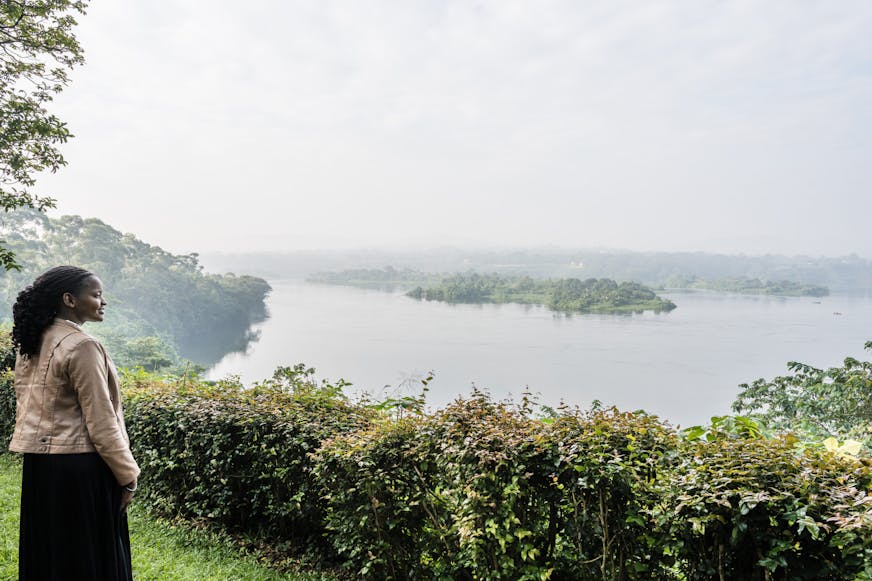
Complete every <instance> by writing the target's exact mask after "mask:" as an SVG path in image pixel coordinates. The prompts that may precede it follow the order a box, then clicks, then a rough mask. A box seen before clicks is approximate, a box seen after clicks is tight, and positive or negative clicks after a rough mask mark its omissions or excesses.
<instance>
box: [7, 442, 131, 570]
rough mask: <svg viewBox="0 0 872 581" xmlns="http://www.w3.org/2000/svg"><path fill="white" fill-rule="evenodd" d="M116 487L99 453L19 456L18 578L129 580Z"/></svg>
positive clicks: (124, 531)
mask: <svg viewBox="0 0 872 581" xmlns="http://www.w3.org/2000/svg"><path fill="white" fill-rule="evenodd" d="M120 507H121V487H120V486H119V485H118V482H116V481H115V477H114V476H113V475H112V471H111V470H109V467H108V466H107V465H106V463H105V462H104V461H103V459H102V458H101V457H100V455H99V454H96V453H92V454H25V455H24V469H23V472H22V478H21V534H20V537H19V545H18V576H19V577H18V578H19V580H20V581H55V580H57V581H61V580H64V581H68V580H73V579H82V580H94V581H104V580H105V581H131V580H132V579H133V573H132V570H131V565H130V535H129V533H128V531H127V513H126V512H121V511H120V510H119V509H120Z"/></svg>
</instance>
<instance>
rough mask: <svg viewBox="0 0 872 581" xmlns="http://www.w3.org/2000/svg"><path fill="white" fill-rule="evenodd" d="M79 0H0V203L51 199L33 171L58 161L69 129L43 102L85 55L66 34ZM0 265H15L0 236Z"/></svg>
mask: <svg viewBox="0 0 872 581" xmlns="http://www.w3.org/2000/svg"><path fill="white" fill-rule="evenodd" d="M86 6H87V1H85V0H0V208H2V209H3V211H4V212H9V211H11V210H16V209H18V208H33V209H37V210H40V211H44V210H45V209H46V208H50V207H53V206H54V200H52V199H51V198H50V197H47V196H44V195H37V194H36V193H35V192H34V190H33V188H34V186H35V184H36V177H37V175H38V174H39V173H40V172H45V171H51V172H55V171H57V170H58V169H59V168H60V167H61V166H63V165H65V164H66V162H65V161H64V158H63V156H62V155H61V153H60V150H59V149H58V145H59V144H61V143H64V142H65V141H67V139H69V138H70V137H72V134H71V133H70V131H69V129H68V128H67V125H66V124H65V123H64V122H63V121H62V120H61V119H59V118H58V117H57V116H55V115H53V114H52V113H50V112H49V111H48V109H47V108H46V107H47V105H48V103H50V102H51V101H52V99H53V98H54V96H55V95H56V94H58V93H59V92H60V91H62V90H63V88H64V87H65V86H66V85H67V84H68V83H69V80H70V79H69V72H70V71H71V70H72V69H73V68H74V67H75V66H76V65H79V64H82V63H83V62H84V55H83V51H82V47H81V46H80V45H79V43H78V41H77V40H76V37H75V36H74V35H73V28H74V27H75V25H76V20H75V16H76V15H77V14H84V13H85V8H86ZM0 265H2V266H3V267H4V268H5V269H6V270H10V269H17V268H19V265H18V263H17V262H16V260H15V254H14V252H12V250H10V249H9V248H8V247H7V246H6V244H5V242H4V241H0Z"/></svg>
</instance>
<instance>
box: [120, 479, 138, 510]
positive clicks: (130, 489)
mask: <svg viewBox="0 0 872 581" xmlns="http://www.w3.org/2000/svg"><path fill="white" fill-rule="evenodd" d="M135 492H136V480H134V481H133V482H131V483H130V484H125V485H124V486H122V487H121V512H124V511H125V510H127V507H128V506H129V505H130V503H131V502H133V495H134V494H135Z"/></svg>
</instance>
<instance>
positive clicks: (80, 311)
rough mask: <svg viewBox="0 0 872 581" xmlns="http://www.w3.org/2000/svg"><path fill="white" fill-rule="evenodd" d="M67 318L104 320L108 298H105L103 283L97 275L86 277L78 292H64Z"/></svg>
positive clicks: (78, 320)
mask: <svg viewBox="0 0 872 581" xmlns="http://www.w3.org/2000/svg"><path fill="white" fill-rule="evenodd" d="M63 300H64V306H65V307H66V309H65V311H66V315H67V318H69V319H70V320H72V321H73V322H74V323H85V322H88V321H102V320H103V313H104V308H105V307H106V300H105V299H104V298H103V283H102V281H100V279H99V278H97V277H96V276H91V277H88V278H87V279H85V282H84V283H83V285H82V288H81V289H80V290H79V292H78V293H76V294H75V295H73V294H72V293H64V298H63Z"/></svg>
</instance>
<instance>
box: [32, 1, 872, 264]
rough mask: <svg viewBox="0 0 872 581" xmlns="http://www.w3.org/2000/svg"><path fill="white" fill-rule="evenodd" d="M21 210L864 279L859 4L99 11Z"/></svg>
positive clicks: (190, 227) (424, 4) (871, 171)
mask: <svg viewBox="0 0 872 581" xmlns="http://www.w3.org/2000/svg"><path fill="white" fill-rule="evenodd" d="M77 35H78V37H79V39H80V41H81V42H82V44H83V46H84V48H85V51H86V59H87V63H86V65H85V66H84V67H82V68H81V69H79V70H77V72H76V73H75V75H74V77H73V79H74V80H73V83H72V84H71V85H70V86H69V87H68V88H67V89H66V91H65V92H64V93H63V94H62V95H61V96H60V97H59V98H58V99H57V101H56V102H55V107H54V111H55V112H57V113H58V114H59V115H60V116H61V117H62V118H63V119H65V120H66V121H67V122H68V123H69V126H70V128H71V130H72V132H73V133H74V134H75V135H76V138H75V139H74V140H72V141H71V142H69V143H68V144H66V145H65V146H64V148H63V152H64V154H65V156H66V158H67V160H68V162H69V166H67V167H66V168H64V169H62V170H61V171H60V172H59V173H58V174H56V175H53V176H49V177H46V178H44V179H42V180H41V181H40V182H39V185H40V186H41V187H42V188H43V189H44V190H45V191H46V192H48V193H50V194H52V195H53V196H54V197H56V198H57V200H58V202H59V211H55V212H53V215H59V214H60V213H76V214H81V215H84V216H93V217H98V218H100V219H102V220H104V221H106V222H108V223H110V224H111V225H113V226H115V227H116V228H118V229H120V230H122V231H125V232H132V233H134V234H136V235H137V236H138V237H140V238H142V239H144V240H145V241H147V242H149V243H152V244H157V245H159V246H162V247H164V248H166V249H168V250H171V251H173V252H184V253H187V252H212V251H237V250H246V251H250V250H270V251H281V250H296V249H308V248H321V247H324V248H352V247H354V248H360V247H387V246H393V247H401V248H409V247H422V246H432V245H435V244H455V245H456V244H467V245H474V246H494V245H499V246H522V245H541V244H554V245H561V246H578V247H594V246H604V247H619V248H628V249H634V250H703V251H715V252H731V253H732V252H747V253H764V252H778V253H787V254H799V253H810V254H815V255H817V254H828V255H839V254H846V253H850V252H857V253H859V254H861V255H864V256H867V257H872V227H870V224H872V188H870V183H872V2H868V1H866V0H857V1H853V2H852V1H841V0H840V1H838V2H832V1H822V2H804V1H796V0H784V1H777V0H765V1H764V0H760V1H755V2H727V1H717V2H714V1H704V0H692V1H690V0H689V1H684V2H678V1H657V2H649V1H641V0H639V1H636V2H613V1H609V2H594V1H585V2H579V1H577V0H573V1H569V2H547V1H536V2H532V1H530V2H512V1H507V0H495V1H493V2H478V1H473V0H463V1H452V0H435V1H432V2H430V1H395V2H373V1H365V2H352V1H348V2H329V1H325V0H315V1H312V2H298V1H290V0H262V1H257V0H251V1H249V2H236V1H235V2H229V1H227V0H210V1H209V2H205V1H195V0H188V1H181V0H163V1H161V2H155V1H153V0H99V1H95V2H94V3H93V6H92V7H91V8H90V10H89V13H88V14H87V15H86V16H84V17H82V18H81V19H80V27H79V29H78V33H77Z"/></svg>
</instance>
